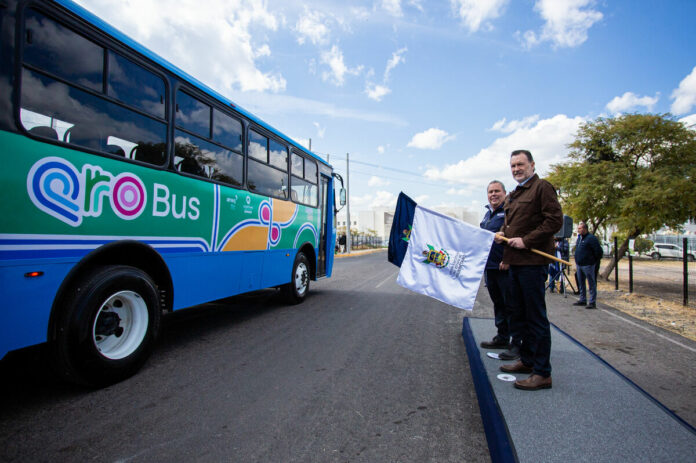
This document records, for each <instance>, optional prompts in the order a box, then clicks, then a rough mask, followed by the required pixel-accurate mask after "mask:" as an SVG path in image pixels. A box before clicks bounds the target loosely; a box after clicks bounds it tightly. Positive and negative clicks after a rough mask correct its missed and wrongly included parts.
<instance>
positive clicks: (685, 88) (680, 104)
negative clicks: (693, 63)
mask: <svg viewBox="0 0 696 463" xmlns="http://www.w3.org/2000/svg"><path fill="white" fill-rule="evenodd" d="M672 99H673V100H674V102H673V103H672V112H673V113H674V114H686V113H688V112H689V111H691V108H693V107H694V105H696V67H694V68H693V69H692V70H691V74H689V75H688V76H686V77H684V80H682V81H681V82H679V88H677V89H675V90H674V91H673V92H672Z"/></svg>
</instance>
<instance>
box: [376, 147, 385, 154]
mask: <svg viewBox="0 0 696 463" xmlns="http://www.w3.org/2000/svg"><path fill="white" fill-rule="evenodd" d="M377 152H378V153H379V154H384V146H382V145H380V146H378V147H377Z"/></svg>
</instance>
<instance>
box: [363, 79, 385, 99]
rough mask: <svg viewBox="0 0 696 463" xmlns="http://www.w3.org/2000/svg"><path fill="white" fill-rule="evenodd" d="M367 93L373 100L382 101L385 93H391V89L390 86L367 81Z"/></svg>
mask: <svg viewBox="0 0 696 463" xmlns="http://www.w3.org/2000/svg"><path fill="white" fill-rule="evenodd" d="M365 93H366V94H367V96H368V98H370V99H371V100H375V101H382V98H384V96H385V95H388V94H390V93H391V89H390V88H389V87H385V86H384V85H378V84H373V83H371V82H367V84H366V85H365Z"/></svg>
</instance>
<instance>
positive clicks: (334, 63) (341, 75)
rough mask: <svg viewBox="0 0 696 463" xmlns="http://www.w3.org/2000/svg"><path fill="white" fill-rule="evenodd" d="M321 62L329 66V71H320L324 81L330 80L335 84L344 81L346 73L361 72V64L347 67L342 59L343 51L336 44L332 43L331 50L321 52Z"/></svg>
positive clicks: (340, 83)
mask: <svg viewBox="0 0 696 463" xmlns="http://www.w3.org/2000/svg"><path fill="white" fill-rule="evenodd" d="M321 62H322V63H324V64H326V65H327V66H329V69H330V71H325V72H324V73H322V78H323V79H324V80H325V81H331V82H332V83H333V84H335V85H337V86H339V87H340V86H342V85H343V84H344V83H345V76H346V75H358V74H360V72H362V66H357V67H355V68H349V67H348V66H346V63H345V62H344V60H343V52H342V51H341V49H340V48H338V46H337V45H333V46H332V47H331V50H329V51H325V52H323V53H322V54H321Z"/></svg>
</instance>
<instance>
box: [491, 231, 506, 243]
mask: <svg viewBox="0 0 696 463" xmlns="http://www.w3.org/2000/svg"><path fill="white" fill-rule="evenodd" d="M504 237H505V235H503V232H498V233H496V234H495V237H494V238H493V241H495V242H496V243H498V244H500V243H503V242H504V241H505V238H504Z"/></svg>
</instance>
